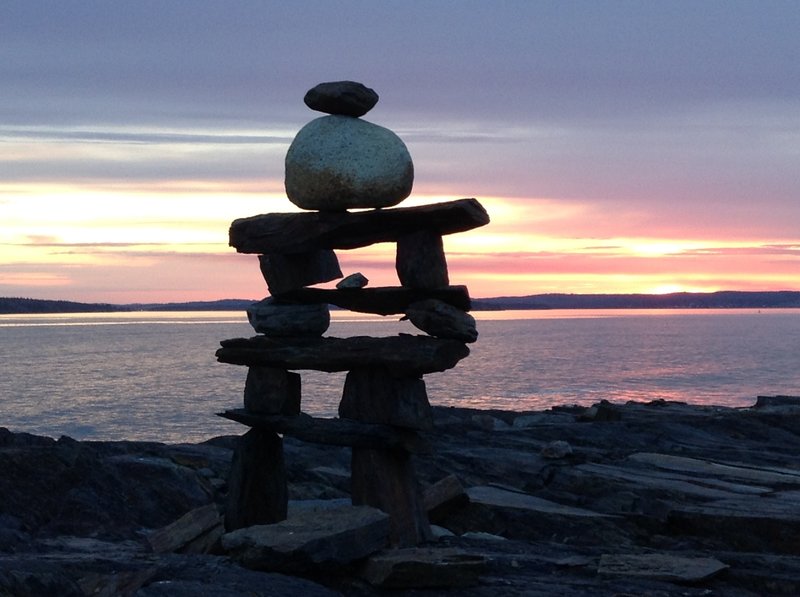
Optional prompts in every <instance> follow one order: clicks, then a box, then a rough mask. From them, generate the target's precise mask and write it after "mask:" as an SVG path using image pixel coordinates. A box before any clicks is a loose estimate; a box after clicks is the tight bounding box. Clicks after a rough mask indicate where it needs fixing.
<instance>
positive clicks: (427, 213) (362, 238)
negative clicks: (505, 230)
mask: <svg viewBox="0 0 800 597" xmlns="http://www.w3.org/2000/svg"><path fill="white" fill-rule="evenodd" d="M488 223H489V215H488V214H487V213H486V210H485V209H484V208H483V206H482V205H481V204H480V203H479V202H478V201H477V200H476V199H457V200H455V201H446V202H443V203H434V204H431V205H421V206H419V207H398V208H394V209H379V210H371V211H360V212H354V213H349V212H310V213H272V214H262V215H258V216H251V217H249V218H239V219H237V220H234V221H233V223H232V224H231V226H230V230H229V233H228V235H229V243H230V246H232V247H235V248H236V250H237V251H238V252H239V253H264V254H268V253H280V254H288V253H303V252H308V251H315V250H317V249H357V248H359V247H367V246H369V245H372V244H375V243H382V242H396V241H397V240H398V239H399V238H400V237H402V236H405V235H407V234H410V233H412V232H416V231H418V230H430V231H432V232H436V233H437V234H440V235H444V234H454V233H457V232H464V231H466V230H472V229H473V228H478V227H480V226H485V225H486V224H488Z"/></svg>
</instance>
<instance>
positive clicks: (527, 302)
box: [0, 290, 800, 315]
mask: <svg viewBox="0 0 800 597" xmlns="http://www.w3.org/2000/svg"><path fill="white" fill-rule="evenodd" d="M253 302H255V300H251V299H222V300H217V301H191V302H179V303H129V304H120V305H117V304H111V303H80V302H74V301H62V300H46V299H32V298H18V297H0V314H3V315H26V314H31V315H34V314H48V313H53V314H56V313H120V312H135V311H244V310H246V309H247V307H248V306H249V305H250V304H252V303H253ZM780 308H784V309H785V308H800V291H793V290H779V291H763V292H749V291H737V290H728V291H719V292H676V293H671V294H533V295H528V296H516V297H495V298H478V299H472V310H473V311H513V310H534V309H542V310H544V309H780Z"/></svg>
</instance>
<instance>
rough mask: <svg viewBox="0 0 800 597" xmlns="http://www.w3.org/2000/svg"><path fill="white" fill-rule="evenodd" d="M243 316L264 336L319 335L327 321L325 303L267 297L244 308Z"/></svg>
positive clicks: (327, 314)
mask: <svg viewBox="0 0 800 597" xmlns="http://www.w3.org/2000/svg"><path fill="white" fill-rule="evenodd" d="M247 319H248V320H249V321H250V325H251V326H253V329H254V330H255V331H256V332H258V333H259V334H266V335H267V336H273V337H283V336H321V335H322V334H324V333H325V331H326V330H327V329H328V326H330V323H331V314H330V309H329V308H328V305H327V304H326V303H321V302H317V303H308V304H285V303H280V302H279V301H276V300H275V299H274V298H273V297H267V298H265V299H264V300H262V301H259V302H257V303H253V304H252V305H250V306H249V307H248V308H247Z"/></svg>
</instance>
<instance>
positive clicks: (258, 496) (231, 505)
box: [225, 429, 289, 531]
mask: <svg viewBox="0 0 800 597" xmlns="http://www.w3.org/2000/svg"><path fill="white" fill-rule="evenodd" d="M288 502H289V494H288V490H287V486H286V466H285V464H284V459H283V439H282V438H281V437H280V436H278V435H277V434H276V433H273V432H271V431H265V430H261V429H251V430H250V431H248V432H247V433H245V434H244V435H243V436H242V437H240V438H239V442H238V445H237V447H236V451H235V452H234V454H233V462H232V463H231V471H230V475H229V477H228V496H227V505H226V508H225V530H227V531H233V530H235V529H241V528H243V527H249V526H252V525H258V524H269V523H273V522H278V521H281V520H284V519H286V512H287V508H288Z"/></svg>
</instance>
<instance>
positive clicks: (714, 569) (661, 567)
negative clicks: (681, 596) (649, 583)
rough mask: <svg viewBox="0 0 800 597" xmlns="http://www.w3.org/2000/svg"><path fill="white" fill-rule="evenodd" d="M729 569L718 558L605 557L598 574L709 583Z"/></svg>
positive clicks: (662, 556)
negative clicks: (705, 581)
mask: <svg viewBox="0 0 800 597" xmlns="http://www.w3.org/2000/svg"><path fill="white" fill-rule="evenodd" d="M727 567H728V566H727V564H724V563H722V562H720V561H719V560H717V559H716V558H688V557H680V556H674V555H671V554H631V555H624V554H603V555H602V556H600V565H599V566H598V568H597V573H598V574H602V575H605V576H629V577H635V578H649V579H652V580H664V581H668V582H685V583H694V582H702V581H704V580H708V579H709V578H711V577H712V576H714V575H716V574H719V573H720V572H722V571H723V570H725V569H726V568H727Z"/></svg>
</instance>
